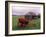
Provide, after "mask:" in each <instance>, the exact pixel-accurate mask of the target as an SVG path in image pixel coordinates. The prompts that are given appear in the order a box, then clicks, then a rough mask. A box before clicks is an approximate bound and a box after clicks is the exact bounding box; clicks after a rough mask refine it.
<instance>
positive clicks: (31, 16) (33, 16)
mask: <svg viewBox="0 0 46 37" xmlns="http://www.w3.org/2000/svg"><path fill="white" fill-rule="evenodd" d="M25 18H26V19H28V20H31V19H34V18H37V16H36V14H35V13H33V12H28V13H27V14H26V15H25Z"/></svg>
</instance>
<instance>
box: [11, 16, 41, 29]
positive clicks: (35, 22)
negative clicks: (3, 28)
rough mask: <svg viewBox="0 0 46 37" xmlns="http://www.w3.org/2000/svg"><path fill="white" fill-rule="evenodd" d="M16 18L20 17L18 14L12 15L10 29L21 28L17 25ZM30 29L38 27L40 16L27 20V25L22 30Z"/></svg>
mask: <svg viewBox="0 0 46 37" xmlns="http://www.w3.org/2000/svg"><path fill="white" fill-rule="evenodd" d="M18 18H20V16H12V30H21V28H19V27H18ZM32 29H40V18H37V19H33V20H32V21H29V23H28V25H27V26H26V27H25V28H23V29H22V30H32Z"/></svg>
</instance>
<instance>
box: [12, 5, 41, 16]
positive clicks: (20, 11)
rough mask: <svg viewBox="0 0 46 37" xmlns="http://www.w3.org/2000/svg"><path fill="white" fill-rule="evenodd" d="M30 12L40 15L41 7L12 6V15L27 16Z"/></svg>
mask: <svg viewBox="0 0 46 37" xmlns="http://www.w3.org/2000/svg"><path fill="white" fill-rule="evenodd" d="M28 12H34V13H36V15H38V14H39V13H40V7H37V6H36V7H35V6H33V7H32V6H31V5H30V6H26V5H15V6H12V15H25V14H27V13H28Z"/></svg>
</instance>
